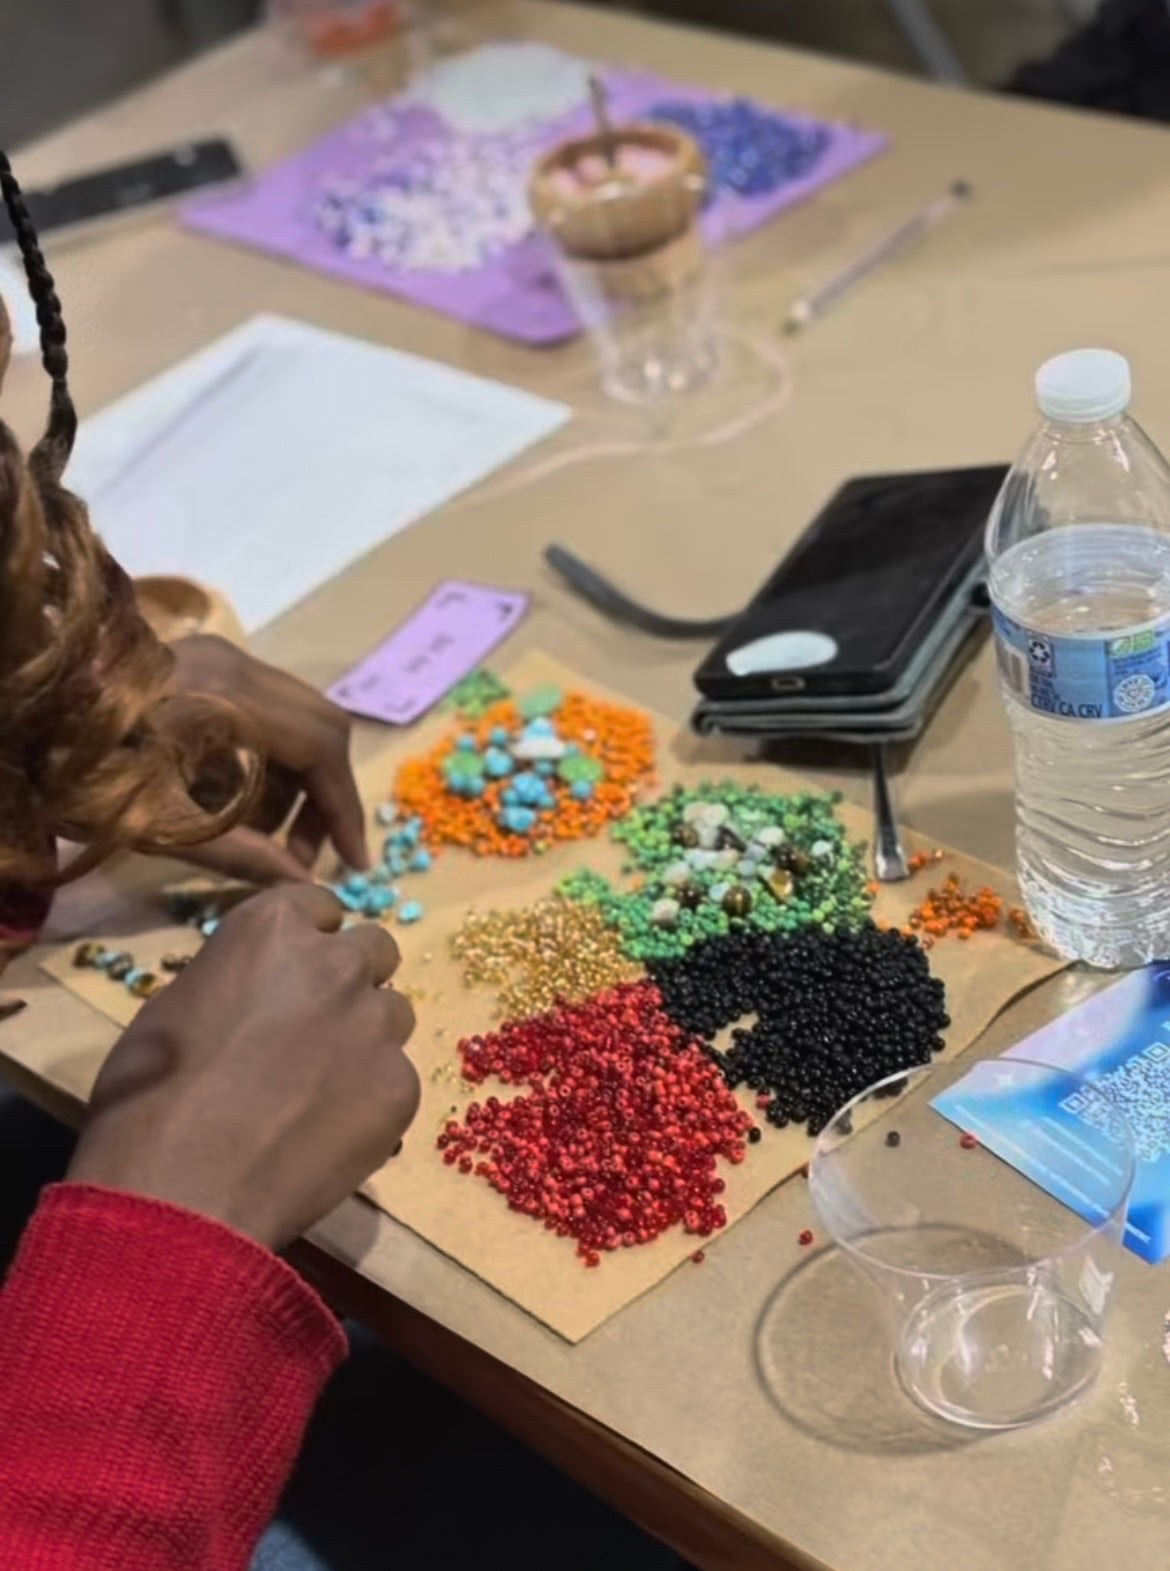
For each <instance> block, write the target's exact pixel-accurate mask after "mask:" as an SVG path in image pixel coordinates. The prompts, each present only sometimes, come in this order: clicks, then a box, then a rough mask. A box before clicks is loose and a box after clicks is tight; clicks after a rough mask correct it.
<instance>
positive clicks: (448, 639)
mask: <svg viewBox="0 0 1170 1571" xmlns="http://www.w3.org/2000/svg"><path fill="white" fill-rule="evenodd" d="M527 610H528V596H527V595H525V594H520V593H517V592H514V591H511V590H506V589H490V588H488V587H487V586H486V585H485V584H466V583H462V582H460V581H458V580H456V579H446V580H444V582H443V583H441V584H439V585H438V587H437V588H436V589H435V590H434V591H433V592H432V593H431V595H430V596H429V597H428V598H427V600H426V601H425V602H424V603H423V604H422V605H421V606H420V607H419V608H418V610H417V611H414V612H412V613H411V615H410V616H409V617H407V619H406V621H405V622H403V624H402V626H401V627H398V628H396V629H395V630H394V632H393V633H391V634H390V636H389V638H387V639H386V640H385V641H384V642H383V643H381V644H379V645H378V647H377V648H376V649H374V650H372V651H371V652H370V653H369V654H368V655H366V657H365V658H364V659H363V660H359V661H358V663H357V665H355V666H354V667H353V668H352V669H351V670H349V671H347V672H346V673H345V675H344V676H343V677H341V678H340V679H339V680H338V681H336V682H334V684H333V686H332V687H331V688H330V689H329V691H328V696H329V697H330V698H331V699H332V700H333V702H334V703H335V704H340V705H341V707H342V708H343V709H348V710H349V712H350V713H351V714H355V715H363V716H365V717H366V718H367V719H370V720H385V721H387V722H388V723H389V724H390V725H409V724H410V722H411V721H412V720H417V719H418V717H419V716H420V715H422V714H425V713H426V711H427V710H428V709H430V708H431V707H432V706H433V705H435V704H437V703H438V702H439V700H440V699H441V698H442V697H443V696H444V695H445V694H446V693H448V692H450V690H451V688H453V687H454V686H455V684H456V682H459V681H461V680H462V679H463V677H465V676H467V675H468V673H469V672H471V671H474V669H475V667H476V666H477V665H478V664H479V663H480V661H481V660H482V659H483V658H484V656H485V655H487V654H488V653H490V651H491V650H493V649H494V648H495V647H496V645H497V644H498V643H500V642H501V640H502V639H504V638H506V637H507V636H508V634H509V633H510V632H512V631H513V629H515V628H516V627H518V626H519V624H520V621H521V619H522V618H523V616H524V614H525V612H526V611H527Z"/></svg>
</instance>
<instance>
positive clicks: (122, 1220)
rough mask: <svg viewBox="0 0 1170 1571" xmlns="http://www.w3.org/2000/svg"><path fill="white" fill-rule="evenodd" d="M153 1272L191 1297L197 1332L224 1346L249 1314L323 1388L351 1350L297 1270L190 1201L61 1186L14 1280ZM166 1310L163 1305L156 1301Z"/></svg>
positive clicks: (49, 1198)
mask: <svg viewBox="0 0 1170 1571" xmlns="http://www.w3.org/2000/svg"><path fill="white" fill-rule="evenodd" d="M139 1270H142V1271H145V1272H147V1273H149V1274H150V1276H151V1277H152V1278H153V1280H154V1281H155V1282H156V1283H158V1284H159V1285H160V1286H165V1288H166V1296H167V1298H168V1300H169V1301H170V1302H172V1303H173V1304H175V1305H176V1307H177V1306H178V1305H179V1304H180V1303H181V1304H182V1306H183V1309H184V1311H185V1315H186V1317H187V1320H188V1327H187V1328H188V1332H189V1334H194V1336H195V1337H196V1338H198V1337H205V1338H206V1339H208V1340H209V1341H210V1342H212V1343H214V1342H216V1341H217V1340H218V1339H219V1338H220V1337H221V1336H222V1335H223V1334H225V1333H227V1332H228V1331H230V1330H234V1331H235V1332H238V1331H239V1330H240V1328H241V1319H243V1320H244V1321H246V1322H250V1323H251V1324H252V1325H253V1326H254V1327H255V1328H256V1329H257V1330H259V1331H261V1332H262V1333H263V1334H265V1335H266V1336H269V1337H271V1338H272V1340H273V1341H274V1342H275V1343H276V1344H277V1345H278V1347H279V1348H280V1349H281V1350H283V1351H285V1352H287V1353H289V1354H291V1355H294V1356H295V1357H296V1358H297V1359H298V1361H300V1362H302V1363H303V1364H306V1365H307V1366H308V1367H309V1370H310V1371H311V1372H312V1373H313V1374H314V1375H315V1376H316V1377H317V1379H318V1380H319V1382H320V1383H321V1384H322V1385H323V1384H324V1383H325V1381H326V1380H328V1378H329V1376H330V1375H331V1374H332V1373H333V1371H334V1370H335V1369H336V1368H337V1366H338V1364H339V1363H341V1361H342V1360H343V1359H344V1357H345V1356H346V1352H347V1344H346V1340H345V1336H344V1334H343V1332H342V1330H341V1327H340V1326H339V1325H338V1323H337V1319H336V1317H335V1316H334V1315H333V1313H332V1312H331V1311H330V1310H329V1309H328V1308H327V1307H326V1305H325V1303H324V1302H323V1300H322V1299H321V1298H320V1297H319V1296H318V1295H317V1293H315V1292H314V1290H313V1289H312V1288H311V1287H310V1286H309V1284H308V1283H307V1282H306V1281H304V1279H303V1278H302V1277H300V1276H298V1275H297V1273H296V1272H295V1271H294V1270H293V1268H292V1267H291V1266H290V1265H288V1264H287V1263H286V1262H285V1261H284V1260H282V1259H281V1258H280V1257H279V1255H275V1254H273V1253H272V1252H271V1250H268V1249H265V1247H264V1246H263V1244H259V1243H257V1242H256V1240H255V1239H252V1238H249V1237H247V1235H246V1234H244V1233H238V1232H236V1230H235V1229H234V1228H231V1227H228V1226H227V1224H226V1223H224V1222H219V1221H216V1220H215V1219H214V1218H212V1217H208V1216H204V1215H203V1214H202V1213H201V1212H198V1211H189V1210H188V1209H187V1208H186V1207H185V1206H178V1205H173V1204H172V1203H171V1202H170V1201H167V1200H156V1199H154V1198H153V1197H152V1196H149V1195H138V1194H133V1193H131V1192H129V1191H127V1190H121V1189H107V1188H105V1187H103V1186H101V1185H98V1184H70V1183H62V1184H51V1185H49V1186H48V1187H47V1188H46V1189H45V1190H44V1191H43V1192H42V1195H41V1201H40V1205H39V1206H38V1207H37V1210H36V1213H35V1214H34V1216H33V1219H32V1221H31V1222H30V1224H29V1226H28V1228H27V1229H26V1231H25V1234H24V1237H23V1238H22V1239H21V1244H20V1248H19V1250H18V1252H17V1256H16V1261H15V1263H14V1265H13V1267H12V1272H11V1275H12V1276H16V1275H17V1273H18V1272H20V1273H25V1272H29V1271H31V1272H32V1274H33V1275H34V1276H35V1277H40V1276H41V1274H42V1273H49V1274H52V1275H54V1276H59V1277H61V1278H67V1277H68V1278H72V1279H73V1280H76V1281H78V1282H81V1281H82V1280H84V1279H85V1278H86V1277H89V1276H91V1275H94V1274H95V1273H96V1274H98V1275H100V1276H102V1277H103V1279H104V1278H105V1277H106V1274H107V1272H109V1273H116V1274H117V1275H118V1276H119V1277H121V1278H122V1280H123V1281H124V1282H126V1281H131V1282H133V1281H134V1280H135V1278H136V1276H137V1273H138V1271H139ZM151 1307H152V1310H153V1311H154V1312H157V1306H155V1305H152V1306H151Z"/></svg>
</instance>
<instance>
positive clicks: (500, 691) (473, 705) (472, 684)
mask: <svg viewBox="0 0 1170 1571" xmlns="http://www.w3.org/2000/svg"><path fill="white" fill-rule="evenodd" d="M511 696H512V693H511V689H510V688H509V687H508V686H507V685H506V684H505V683H504V682H501V681H500V679H499V677H498V676H496V674H495V672H494V671H489V670H488V669H487V668H486V667H485V666H481V667H480V668H479V670H477V671H472V672H470V673H469V674H468V675H467V676H465V677H464V678H463V680H462V681H460V682H456V684H455V686H454V687H453V688H452V689H451V691H450V692H449V693H448V694H447V696H446V698H445V699H444V700H443V704H442V707H443V709H444V710H445V711H447V712H448V713H449V714H456V715H458V716H459V717H460V719H462V720H482V719H483V717H484V715H486V714H487V712H488V710H489V709H490V708H491V707H492V705H493V704H498V703H500V701H501V700H502V699H505V698H511Z"/></svg>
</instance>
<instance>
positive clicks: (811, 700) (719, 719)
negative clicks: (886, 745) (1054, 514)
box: [692, 465, 1006, 745]
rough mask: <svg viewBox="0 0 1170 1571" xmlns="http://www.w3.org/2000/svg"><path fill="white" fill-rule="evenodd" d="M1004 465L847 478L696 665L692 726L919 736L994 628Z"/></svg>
mask: <svg viewBox="0 0 1170 1571" xmlns="http://www.w3.org/2000/svg"><path fill="white" fill-rule="evenodd" d="M1005 473H1006V471H1005V469H1004V468H1003V467H1002V466H999V465H995V466H986V467H982V468H978V469H964V470H946V471H939V472H933V473H925V474H911V475H892V476H888V475H887V476H876V477H867V478H865V479H861V480H854V481H851V482H849V484H848V485H846V486H844V487H842V489H841V490H840V491H839V492H838V493H837V494H836V496H835V497H834V498H833V499H832V500H831V501H830V502H829V504H828V505H827V507H826V508H825V509H824V510H823V511H822V513H821V514H820V515H819V516H818V518H817V519H816V520H815V521H814V522H813V523H812V524H811V525H810V527H809V528H808V529H807V530H806V531H805V533H804V535H803V536H802V537H801V539H800V541H799V542H798V543H797V545H796V547H795V548H794V549H793V551H792V552H790V553H789V555H788V556H787V557H786V558H785V559H784V561H783V562H782V563H781V564H780V566H779V568H777V570H776V572H775V573H774V574H773V575H772V577H771V578H770V579H769V580H768V581H767V583H766V584H765V585H764V586H763V588H762V589H761V590H760V592H759V594H758V595H757V596H756V597H755V598H754V599H753V600H752V602H751V604H750V605H749V606H748V607H747V609H746V610H745V611H744V612H743V614H742V615H741V616H739V617H737V618H736V619H735V621H734V623H733V624H732V626H731V627H730V628H729V629H728V631H727V632H726V633H725V634H724V635H723V637H722V638H721V639H720V640H719V642H718V644H716V646H715V647H714V649H713V650H712V651H711V652H710V654H708V656H707V657H706V659H705V660H704V661H703V663H702V665H701V666H700V667H699V669H698V671H697V672H696V674H695V682H696V685H697V686H698V688H699V690H700V693H701V694H702V698H701V701H700V703H699V704H698V706H697V708H696V709H695V711H694V714H693V716H692V724H693V725H694V727H695V729H696V730H697V731H699V732H701V733H703V734H711V733H724V734H729V735H751V736H756V737H760V738H763V737H801V736H804V737H807V736H816V737H821V738H824V739H826V740H831V741H843V742H849V743H858V744H864V745H873V744H875V743H880V742H901V741H907V740H911V739H913V738H914V737H916V736H917V735H918V734H919V733H920V732H921V731H922V729H923V727H924V726H925V725H926V723H927V721H928V720H929V719H930V716H931V715H932V713H933V712H934V710H935V708H936V707H937V705H938V703H939V700H940V699H941V698H942V696H943V694H944V693H945V692H946V690H947V688H948V686H949V685H950V683H951V681H952V680H953V679H954V676H955V674H956V672H957V671H958V670H959V669H960V667H961V666H962V664H963V662H964V660H965V659H966V658H967V657H968V656H969V655H970V654H971V653H972V652H973V650H974V649H975V648H976V647H977V644H978V642H979V639H980V637H981V635H982V633H983V632H984V631H985V630H986V627H987V621H988V618H987V594H986V587H985V583H984V560H983V530H984V525H985V521H986V518H987V515H988V512H989V511H990V508H991V505H992V503H993V501H994V499H995V496H996V493H997V492H998V489H999V486H1000V485H1001V483H1002V481H1003V477H1004V474H1005Z"/></svg>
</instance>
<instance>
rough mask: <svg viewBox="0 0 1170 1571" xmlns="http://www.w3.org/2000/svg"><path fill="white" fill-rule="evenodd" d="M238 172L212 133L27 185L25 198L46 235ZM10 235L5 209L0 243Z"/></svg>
mask: <svg viewBox="0 0 1170 1571" xmlns="http://www.w3.org/2000/svg"><path fill="white" fill-rule="evenodd" d="M243 172H244V170H243V165H242V164H241V163H240V160H239V157H238V155H237V153H236V150H235V148H234V147H233V146H232V145H231V143H230V142H227V141H225V140H224V139H223V137H211V138H209V139H207V140H206V141H202V142H184V143H183V144H182V145H181V146H179V147H173V148H170V149H169V150H168V151H167V152H163V153H154V154H152V155H151V156H150V157H148V158H137V159H135V160H134V161H133V162H132V163H128V164H116V165H113V166H111V167H110V168H107V169H97V170H94V171H93V172H92V173H90V174H85V175H79V176H77V178H76V179H73V180H62V181H61V183H60V184H59V185H53V186H44V187H42V188H40V189H39V190H28V191H26V192H25V193H24V200H25V204H26V206H27V207H28V210H29V213H30V214H31V216H32V221H33V223H34V224H35V225H36V228H37V232H38V233H39V234H41V235H47V234H53V233H55V232H57V231H60V230H63V229H72V228H74V227H75V226H77V225H79V224H92V223H97V222H100V221H103V220H105V221H108V220H110V219H111V218H115V217H121V216H124V215H129V214H132V213H139V212H141V211H142V210H143V209H144V208H149V207H154V206H156V205H158V204H159V203H163V202H173V201H176V200H178V199H179V198H180V197H184V196H189V195H190V194H191V193H192V192H194V191H199V190H202V189H203V188H204V187H205V186H211V185H226V184H228V183H230V182H232V181H235V180H238V179H240V177H241V176H242V174H243ZM15 238H16V237H15V235H14V234H13V232H12V226H11V224H10V223H9V222H8V217H7V214H3V213H0V244H10V243H11V242H12V241H13V240H14V239H15Z"/></svg>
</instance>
